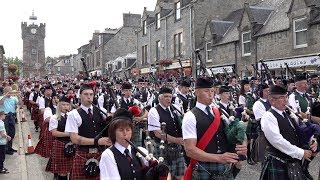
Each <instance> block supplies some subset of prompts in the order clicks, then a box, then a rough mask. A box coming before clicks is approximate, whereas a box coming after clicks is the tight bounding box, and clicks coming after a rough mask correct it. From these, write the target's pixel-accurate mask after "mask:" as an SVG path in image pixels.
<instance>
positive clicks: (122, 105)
mask: <svg viewBox="0 0 320 180" xmlns="http://www.w3.org/2000/svg"><path fill="white" fill-rule="evenodd" d="M130 106H133V98H132V97H130V98H129V104H127V102H126V101H125V100H124V98H123V97H121V99H120V107H121V108H124V109H126V110H128V109H129V107H130Z"/></svg>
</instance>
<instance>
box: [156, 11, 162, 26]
mask: <svg viewBox="0 0 320 180" xmlns="http://www.w3.org/2000/svg"><path fill="white" fill-rule="evenodd" d="M160 23H161V21H160V13H157V14H156V29H159V28H160Z"/></svg>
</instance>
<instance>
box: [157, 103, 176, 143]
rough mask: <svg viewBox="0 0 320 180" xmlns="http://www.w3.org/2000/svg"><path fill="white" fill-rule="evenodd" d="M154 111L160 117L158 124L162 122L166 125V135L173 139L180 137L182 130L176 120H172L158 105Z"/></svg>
mask: <svg viewBox="0 0 320 180" xmlns="http://www.w3.org/2000/svg"><path fill="white" fill-rule="evenodd" d="M156 109H157V111H158V114H159V116H160V124H161V123H162V122H165V123H166V133H167V134H169V135H170V136H173V137H182V130H181V127H180V126H179V123H178V120H177V119H176V118H172V117H171V114H170V113H169V112H167V111H165V110H164V109H163V108H162V107H161V106H160V105H159V104H158V105H157V107H156ZM172 113H173V112H172Z"/></svg>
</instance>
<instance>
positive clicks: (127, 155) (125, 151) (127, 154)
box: [124, 149, 132, 162]
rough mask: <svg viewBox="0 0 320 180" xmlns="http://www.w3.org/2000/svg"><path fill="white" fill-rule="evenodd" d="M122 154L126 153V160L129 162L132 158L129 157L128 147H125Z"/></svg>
mask: <svg viewBox="0 0 320 180" xmlns="http://www.w3.org/2000/svg"><path fill="white" fill-rule="evenodd" d="M124 154H125V155H126V157H127V159H128V161H129V162H131V161H132V159H131V157H130V154H129V149H125V150H124Z"/></svg>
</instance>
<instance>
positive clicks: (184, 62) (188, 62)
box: [165, 60, 191, 69]
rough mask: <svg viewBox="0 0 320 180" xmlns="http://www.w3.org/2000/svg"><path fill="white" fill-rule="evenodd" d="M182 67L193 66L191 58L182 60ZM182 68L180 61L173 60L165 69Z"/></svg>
mask: <svg viewBox="0 0 320 180" xmlns="http://www.w3.org/2000/svg"><path fill="white" fill-rule="evenodd" d="M181 64H182V67H190V66H191V60H181ZM178 68H181V65H180V63H179V62H173V63H172V64H170V65H169V66H168V67H165V69H178Z"/></svg>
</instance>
